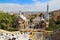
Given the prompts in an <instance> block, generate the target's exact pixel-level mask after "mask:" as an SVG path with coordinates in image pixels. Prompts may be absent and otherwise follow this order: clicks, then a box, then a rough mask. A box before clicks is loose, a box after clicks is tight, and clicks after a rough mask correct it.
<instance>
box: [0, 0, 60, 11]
mask: <svg viewBox="0 0 60 40" xmlns="http://www.w3.org/2000/svg"><path fill="white" fill-rule="evenodd" d="M33 1H35V2H34V3H33V4H24V5H21V4H14V3H0V10H3V11H14V12H16V11H17V12H18V11H46V5H47V3H46V2H44V3H42V2H40V1H38V0H33ZM59 4H60V0H51V1H49V8H50V9H49V11H53V10H57V9H60V5H59Z"/></svg>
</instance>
